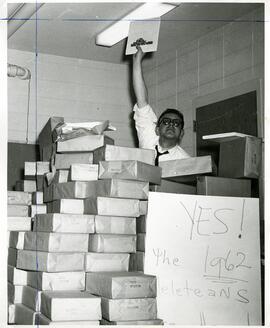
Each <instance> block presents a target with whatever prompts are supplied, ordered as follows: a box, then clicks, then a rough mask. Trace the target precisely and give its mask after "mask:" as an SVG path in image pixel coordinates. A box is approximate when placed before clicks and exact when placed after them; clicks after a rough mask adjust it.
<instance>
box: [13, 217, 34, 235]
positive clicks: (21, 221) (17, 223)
mask: <svg viewBox="0 0 270 328" xmlns="http://www.w3.org/2000/svg"><path fill="white" fill-rule="evenodd" d="M7 229H8V230H9V231H30V230H31V218H30V217H26V216H24V217H21V216H9V217H8V218H7Z"/></svg>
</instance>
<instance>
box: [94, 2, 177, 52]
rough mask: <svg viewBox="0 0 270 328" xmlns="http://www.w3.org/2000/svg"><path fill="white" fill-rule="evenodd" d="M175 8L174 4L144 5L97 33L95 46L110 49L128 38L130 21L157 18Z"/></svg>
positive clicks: (152, 3) (151, 3) (150, 3)
mask: <svg viewBox="0 0 270 328" xmlns="http://www.w3.org/2000/svg"><path fill="white" fill-rule="evenodd" d="M175 7H176V5H175V4H168V3H154V2H149V3H145V4H143V5H142V6H140V7H138V8H137V9H135V10H134V11H132V12H131V13H129V14H128V15H126V16H125V17H123V18H122V19H121V20H119V21H118V22H116V23H114V24H112V25H111V26H109V27H108V28H107V29H106V30H104V31H103V32H101V33H99V34H98V35H97V37H96V44H97V45H100V46H105V47H111V46H113V45H114V44H116V43H117V42H119V41H121V40H123V39H124V38H126V37H127V36H128V32H129V25H130V22H131V21H135V20H143V19H153V18H158V17H161V16H163V15H164V14H166V13H167V12H169V11H171V10H172V9H174V8H175Z"/></svg>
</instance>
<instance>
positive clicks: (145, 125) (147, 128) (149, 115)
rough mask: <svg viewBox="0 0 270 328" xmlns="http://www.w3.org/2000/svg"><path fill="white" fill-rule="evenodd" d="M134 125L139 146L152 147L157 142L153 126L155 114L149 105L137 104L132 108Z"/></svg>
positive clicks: (155, 120) (154, 126)
mask: <svg viewBox="0 0 270 328" xmlns="http://www.w3.org/2000/svg"><path fill="white" fill-rule="evenodd" d="M133 111H134V120H135V127H136V130H137V135H138V139H139V147H140V148H147V149H154V148H155V145H156V144H157V142H158V136H157V135H156V132H155V128H156V123H157V116H156V114H155V113H154V111H153V109H152V108H151V106H150V105H146V106H144V107H141V108H139V107H138V106H137V104H136V105H135V106H134V108H133Z"/></svg>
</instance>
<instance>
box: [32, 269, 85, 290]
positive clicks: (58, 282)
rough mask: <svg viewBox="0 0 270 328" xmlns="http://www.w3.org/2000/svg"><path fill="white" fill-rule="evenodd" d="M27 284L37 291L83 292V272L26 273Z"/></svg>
mask: <svg viewBox="0 0 270 328" xmlns="http://www.w3.org/2000/svg"><path fill="white" fill-rule="evenodd" d="M27 284H28V285H29V286H31V287H33V288H36V289H39V290H84V289H85V272H80V271H77V272H76V271H75V272H37V271H28V274H27Z"/></svg>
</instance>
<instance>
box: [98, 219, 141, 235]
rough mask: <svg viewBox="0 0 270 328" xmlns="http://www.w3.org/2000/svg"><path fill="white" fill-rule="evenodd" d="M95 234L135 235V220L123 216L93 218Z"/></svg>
mask: <svg viewBox="0 0 270 328" xmlns="http://www.w3.org/2000/svg"><path fill="white" fill-rule="evenodd" d="M95 232H96V233H113V234H124V235H136V218H134V217H133V218H132V217H127V216H126V217H125V216H108V215H96V216H95Z"/></svg>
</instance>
